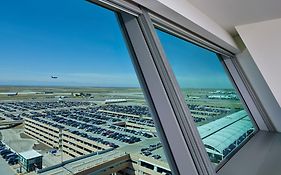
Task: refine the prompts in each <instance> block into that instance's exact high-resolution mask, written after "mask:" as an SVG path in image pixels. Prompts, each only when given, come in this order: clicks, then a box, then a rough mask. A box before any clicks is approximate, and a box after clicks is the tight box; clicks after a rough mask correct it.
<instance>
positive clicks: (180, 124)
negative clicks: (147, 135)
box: [88, 0, 274, 174]
mask: <svg viewBox="0 0 281 175" xmlns="http://www.w3.org/2000/svg"><path fill="white" fill-rule="evenodd" d="M88 1H90V2H94V3H96V4H99V5H101V6H104V7H106V8H109V9H111V10H114V11H116V12H119V13H120V14H121V15H120V19H121V20H122V25H123V27H124V29H125V31H126V37H127V40H129V45H130V46H129V48H130V49H129V50H131V51H132V55H133V62H134V65H135V66H136V67H135V69H136V71H137V75H138V78H139V80H140V83H141V85H142V86H143V90H144V92H145V94H146V98H147V99H148V102H149V105H150V107H152V112H153V114H154V120H155V121H156V128H157V131H158V132H159V133H160V134H161V137H160V139H161V141H162V143H163V144H164V149H165V151H166V154H167V155H168V156H167V159H168V161H169V163H170V166H171V169H172V170H173V172H174V173H175V174H215V170H216V171H217V170H218V168H220V167H222V166H223V165H224V163H225V162H226V161H225V162H223V164H221V165H220V166H218V167H217V168H214V167H213V165H212V164H211V162H210V160H209V158H208V156H207V152H206V150H205V147H204V145H203V143H202V140H201V138H200V135H199V133H198V130H197V128H196V126H195V124H194V121H193V120H192V116H191V113H190V111H189V109H188V108H187V106H186V105H185V102H184V99H183V97H182V94H181V91H180V88H179V85H178V83H177V81H176V78H175V76H174V75H173V72H172V70H171V68H170V66H169V64H168V62H167V59H166V57H165V54H164V51H163V49H162V47H161V43H160V41H159V39H158V38H157V36H156V34H155V31H154V25H155V26H157V27H159V28H161V29H164V30H167V31H169V33H172V34H173V35H176V36H178V37H180V38H183V39H185V40H187V41H191V42H193V43H195V44H197V45H199V46H201V47H204V48H206V49H208V50H211V51H213V52H216V53H218V54H219V55H220V56H221V58H222V62H223V64H224V66H225V68H226V69H227V72H228V73H229V75H230V78H231V79H232V80H233V82H234V84H235V87H236V88H237V90H238V91H239V92H240V93H238V94H240V95H241V97H242V98H243V99H244V101H245V103H246V106H247V107H248V109H249V111H250V113H251V114H252V117H253V118H252V120H253V121H255V122H254V123H256V124H257V125H256V127H255V128H256V130H257V131H259V128H262V129H264V130H269V131H274V127H273V125H272V123H270V119H269V118H268V116H266V112H265V110H264V109H263V107H262V104H261V103H260V102H259V101H256V99H257V98H256V96H255V93H254V91H253V89H252V87H251V86H250V83H249V82H248V81H247V78H245V76H244V73H243V71H242V69H241V67H239V65H238V64H237V63H236V61H235V59H236V58H235V55H234V54H233V53H232V52H230V51H228V50H227V49H224V48H222V47H220V46H218V45H216V44H215V43H212V42H211V41H209V40H207V39H206V38H202V37H201V36H199V35H197V34H196V33H194V32H191V31H190V30H188V26H185V27H183V26H182V25H176V23H173V22H171V21H170V20H167V18H163V17H161V16H159V15H157V13H154V12H153V11H149V10H147V9H145V8H143V7H141V6H139V5H138V4H137V3H134V2H132V1H130V2H128V1H126V0H124V1H121V0H88ZM128 14H130V15H128ZM171 19H173V18H171ZM177 22H178V21H177ZM187 23H188V22H187ZM231 50H232V51H233V49H231ZM159 88H160V89H159ZM168 114H169V115H168ZM171 124H173V128H170V125H171ZM175 138H177V139H175ZM175 143H177V144H175ZM177 145H180V146H177ZM183 153H186V155H185V156H183ZM183 162H184V163H183Z"/></svg>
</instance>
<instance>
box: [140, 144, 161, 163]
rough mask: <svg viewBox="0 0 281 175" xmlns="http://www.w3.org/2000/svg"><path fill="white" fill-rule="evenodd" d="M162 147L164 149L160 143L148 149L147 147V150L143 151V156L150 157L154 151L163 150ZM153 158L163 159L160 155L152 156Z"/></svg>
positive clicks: (151, 145) (143, 149)
mask: <svg viewBox="0 0 281 175" xmlns="http://www.w3.org/2000/svg"><path fill="white" fill-rule="evenodd" d="M161 147H162V144H161V142H159V143H157V144H150V145H149V146H148V147H145V148H142V149H141V154H143V155H145V156H150V155H152V151H154V150H156V149H158V148H161ZM152 157H153V158H154V159H160V158H161V156H160V155H158V154H155V155H152Z"/></svg>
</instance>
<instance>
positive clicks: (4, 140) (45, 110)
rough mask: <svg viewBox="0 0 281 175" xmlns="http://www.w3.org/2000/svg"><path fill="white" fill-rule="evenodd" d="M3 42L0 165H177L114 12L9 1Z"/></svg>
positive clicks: (2, 16) (122, 169)
mask: <svg viewBox="0 0 281 175" xmlns="http://www.w3.org/2000/svg"><path fill="white" fill-rule="evenodd" d="M0 48H1V52H0V57H1V65H0V119H1V121H0V127H1V130H0V133H1V144H0V149H1V152H0V153H1V155H2V156H3V157H4V159H5V160H4V159H2V158H0V174H5V175H9V174H11V173H12V174H14V172H17V171H18V172H19V171H22V172H27V171H33V170H36V169H41V168H43V169H44V168H50V169H49V170H46V169H45V170H44V171H46V172H44V173H41V174H53V173H54V174H59V173H55V172H60V171H62V172H61V174H67V173H69V171H70V172H72V173H73V174H74V173H77V172H79V171H85V170H87V169H90V168H92V170H94V167H95V171H93V172H91V171H90V172H91V173H94V174H99V172H100V171H103V173H104V174H111V173H117V174H125V173H130V174H132V173H133V172H142V173H144V174H161V173H166V174H171V172H170V169H169V166H168V164H167V161H166V158H165V155H164V152H163V147H162V144H161V143H160V141H159V138H158V137H157V132H156V129H155V125H154V122H153V120H152V118H151V114H150V110H149V107H148V106H147V103H146V101H145V99H144V94H143V92H142V89H141V88H140V85H139V82H138V79H137V76H136V73H135V70H134V67H133V65H132V62H131V58H130V57H129V54H128V49H127V48H126V43H125V40H124V38H123V36H122V31H121V29H120V27H119V24H118V20H117V18H116V14H115V13H114V12H112V11H110V10H107V9H104V8H102V7H99V6H97V5H94V4H91V3H89V2H87V1H80V0H79V1H76V0H71V1H68V0H60V1H57V0H49V1H44V3H42V1H36V0H26V1H17V2H14V1H5V2H2V3H1V6H0ZM70 160H71V161H70ZM62 161H63V162H66V161H68V164H67V165H64V166H65V167H67V168H60V167H59V166H58V167H53V166H54V165H57V164H59V163H61V162H62ZM18 163H19V164H18ZM14 164H16V165H14ZM61 166H63V165H62V164H61ZM113 169H114V170H113ZM51 172H52V173H51Z"/></svg>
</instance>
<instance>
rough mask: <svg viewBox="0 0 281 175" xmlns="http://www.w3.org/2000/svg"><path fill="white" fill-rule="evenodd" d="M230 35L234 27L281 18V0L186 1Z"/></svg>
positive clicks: (233, 31)
mask: <svg viewBox="0 0 281 175" xmlns="http://www.w3.org/2000/svg"><path fill="white" fill-rule="evenodd" d="M187 1H189V2H190V3H191V4H192V5H194V6H195V7H196V8H198V9H199V10H201V11H202V12H203V13H205V14H206V15H207V16H209V17H210V18H212V19H213V20H214V21H215V22H216V23H218V24H219V25H220V26H221V27H223V28H224V29H226V30H227V31H228V32H230V33H231V34H232V35H233V34H235V33H236V31H235V26H238V25H242V24H249V23H254V22H259V21H265V20H270V19H275V18H281V0H187Z"/></svg>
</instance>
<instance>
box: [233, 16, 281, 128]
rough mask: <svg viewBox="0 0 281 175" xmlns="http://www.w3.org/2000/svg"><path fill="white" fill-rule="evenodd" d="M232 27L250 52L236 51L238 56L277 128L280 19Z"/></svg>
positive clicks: (280, 92) (280, 121)
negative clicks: (240, 52)
mask: <svg viewBox="0 0 281 175" xmlns="http://www.w3.org/2000/svg"><path fill="white" fill-rule="evenodd" d="M236 29H237V31H238V33H239V35H240V37H241V38H242V40H243V42H244V43H245V45H246V47H247V48H248V50H249V53H250V54H249V53H243V54H241V55H239V57H238V60H239V62H240V64H241V66H242V68H243V69H244V72H245V73H246V76H247V77H248V79H249V81H250V83H251V84H252V86H253V87H254V89H255V91H256V93H257V95H258V96H259V98H260V100H261V102H262V104H263V106H264V108H265V110H266V111H267V113H268V115H269V117H270V118H271V120H272V122H273V124H274V126H275V127H276V129H277V130H278V131H279V132H281V116H280V113H281V108H280V105H281V81H280V80H281V78H280V73H281V71H280V68H281V57H280V55H281V48H280V46H281V34H280V31H281V19H275V20H270V21H264V22H259V23H253V24H247V25H241V26H237V27H236ZM264 81H265V82H266V83H265V82H264ZM268 89H270V90H271V92H272V93H271V92H270V91H269V90H268ZM276 101H277V102H276ZM278 104H279V105H278Z"/></svg>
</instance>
